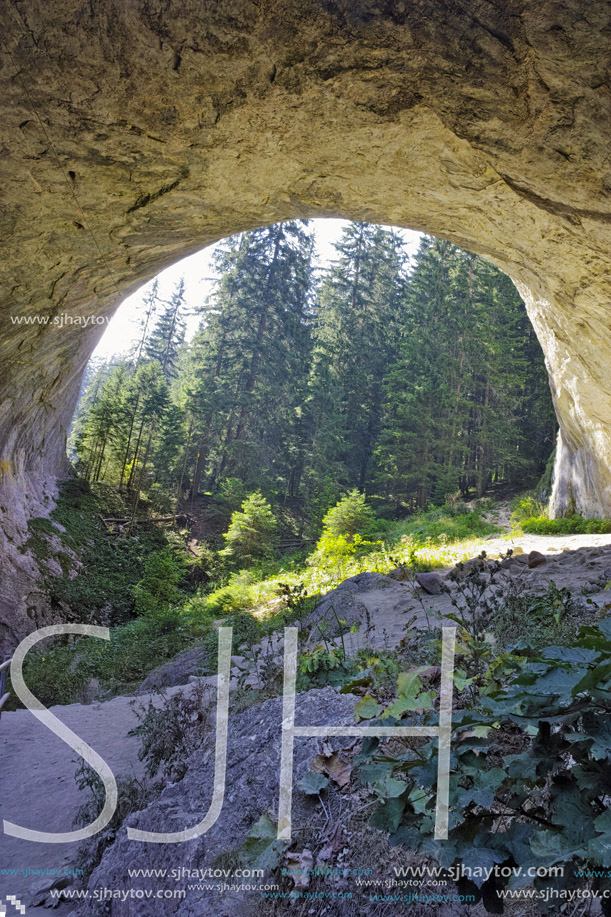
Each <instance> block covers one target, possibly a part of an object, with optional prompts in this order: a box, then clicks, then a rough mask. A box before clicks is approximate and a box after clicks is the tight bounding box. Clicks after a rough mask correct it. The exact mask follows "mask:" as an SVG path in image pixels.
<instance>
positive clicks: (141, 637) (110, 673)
mask: <svg viewBox="0 0 611 917" xmlns="http://www.w3.org/2000/svg"><path fill="white" fill-rule="evenodd" d="M188 612H189V605H188V603H187V605H186V608H185V610H183V609H172V610H171V611H169V612H167V613H163V614H162V616H161V619H159V618H158V617H140V618H136V619H135V620H133V621H130V622H129V623H127V624H121V625H119V626H117V627H114V628H112V629H111V632H110V641H108V642H107V641H105V640H98V639H95V638H93V637H90V638H83V637H77V638H57V639H56V640H55V641H54V643H53V645H52V646H49V647H45V648H44V650H38V651H37V650H33V651H32V652H31V653H29V654H28V657H27V659H26V661H25V664H24V678H25V680H26V684H28V685H30V686H31V687H32V689H33V690H34V691H35V694H36V696H37V697H38V698H39V699H40V700H41V701H42V703H43V704H45V706H47V707H48V706H52V705H53V704H72V703H77V702H79V701H80V700H81V696H82V693H83V692H84V691H85V690H86V688H87V685H88V684H89V682H90V679H92V678H95V679H97V680H98V681H99V683H100V685H99V693H100V694H101V695H102V696H112V695H113V694H118V693H129V692H130V690H132V689H133V688H134V687H135V686H136V685H138V684H140V682H141V681H142V680H143V679H144V678H145V677H146V676H147V675H148V674H149V672H150V671H152V669H154V668H157V666H159V665H161V664H162V663H164V662H167V661H169V660H170V659H173V658H174V657H175V656H177V655H178V654H179V653H180V652H182V651H183V650H185V649H187V648H188V647H190V646H193V644H194V643H197V642H200V641H201V639H202V637H203V635H204V633H205V632H206V630H207V626H206V623H204V622H203V621H202V619H201V617H198V616H195V617H192V616H191V615H190V614H189V613H188Z"/></svg>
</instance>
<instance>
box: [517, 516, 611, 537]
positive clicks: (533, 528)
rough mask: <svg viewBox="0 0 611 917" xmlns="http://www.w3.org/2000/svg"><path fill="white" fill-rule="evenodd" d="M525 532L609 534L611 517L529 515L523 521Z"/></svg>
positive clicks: (522, 526) (535, 533)
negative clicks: (552, 517)
mask: <svg viewBox="0 0 611 917" xmlns="http://www.w3.org/2000/svg"><path fill="white" fill-rule="evenodd" d="M521 528H522V531H523V532H527V533H528V534H529V535H608V534H609V533H611V519H588V518H586V517H584V516H576V515H575V516H562V517H561V518H560V519H548V518H547V516H529V517H528V518H527V519H523V520H522V522H521Z"/></svg>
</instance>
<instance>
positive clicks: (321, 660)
mask: <svg viewBox="0 0 611 917" xmlns="http://www.w3.org/2000/svg"><path fill="white" fill-rule="evenodd" d="M342 659H343V657H342V653H341V650H339V649H337V647H332V648H328V647H326V646H317V647H315V648H314V649H313V650H308V652H306V653H302V655H301V656H300V657H299V670H300V672H301V673H302V674H303V675H310V676H312V675H317V674H318V673H319V672H329V671H331V669H336V668H337V667H338V666H339V665H341V664H342Z"/></svg>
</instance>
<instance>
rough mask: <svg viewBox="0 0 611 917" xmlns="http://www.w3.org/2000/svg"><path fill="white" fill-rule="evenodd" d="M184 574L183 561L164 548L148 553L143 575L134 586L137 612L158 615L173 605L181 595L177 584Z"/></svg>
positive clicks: (150, 615) (152, 615)
mask: <svg viewBox="0 0 611 917" xmlns="http://www.w3.org/2000/svg"><path fill="white" fill-rule="evenodd" d="M183 575H184V562H181V559H180V558H179V556H178V555H177V554H176V552H174V551H171V550H170V549H169V548H166V549H165V550H163V551H155V552H153V553H152V554H149V556H148V557H147V559H146V561H145V562H144V576H143V577H142V579H141V580H140V581H139V582H138V583H137V584H136V586H135V587H134V601H135V607H136V611H137V613H138V614H141V615H148V616H149V617H155V616H160V615H161V614H162V612H165V611H167V610H168V608H169V606H170V605H175V604H176V603H177V602H178V601H179V600H180V597H181V593H180V589H179V588H178V584H179V583H180V581H181V579H182V578H183Z"/></svg>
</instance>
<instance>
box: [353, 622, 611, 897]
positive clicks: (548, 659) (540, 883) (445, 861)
mask: <svg viewBox="0 0 611 917" xmlns="http://www.w3.org/2000/svg"><path fill="white" fill-rule="evenodd" d="M512 665H513V668H514V672H513V674H511V675H510V676H509V677H508V679H506V681H505V684H504V685H503V686H499V685H498V683H493V684H492V685H491V688H490V690H489V691H488V693H487V694H486V695H484V696H480V698H479V700H477V701H476V703H475V705H474V706H473V707H472V708H471V709H463V710H458V711H455V713H454V717H453V738H452V756H453V763H452V779H451V783H450V815H449V826H450V831H449V837H448V839H447V840H444V841H441V842H438V841H436V840H434V839H433V827H434V821H435V801H436V782H437V755H438V746H437V742H436V741H427V742H426V743H425V744H423V745H420V746H419V747H418V748H417V749H408V750H405V751H398V752H397V751H394V752H392V751H390V752H389V747H388V745H382V746H379V742H378V740H372V741H369V742H368V743H367V744H366V745H365V746H364V750H363V752H362V753H361V755H360V756H359V759H357V760H358V762H359V765H360V767H359V777H360V779H361V781H362V782H363V783H373V786H374V789H375V790H377V791H378V795H379V797H381V798H382V800H383V801H382V804H381V805H380V806H379V807H378V809H377V811H376V812H375V813H374V815H373V817H372V825H373V826H374V827H376V828H378V829H382V830H386V831H389V832H390V834H391V838H390V840H391V843H393V844H401V845H404V846H405V847H407V848H408V849H410V850H412V851H414V852H420V853H422V854H426V855H429V856H432V857H433V858H434V859H436V860H437V861H438V862H439V863H440V864H441V865H443V866H444V867H445V868H449V867H452V866H455V865H460V866H462V867H467V868H468V867H471V868H473V869H475V868H476V867H481V866H482V864H483V863H489V864H490V865H492V864H493V863H496V864H498V867H499V869H498V870H496V871H495V872H494V873H493V874H492V875H490V876H489V878H487V879H486V878H485V873H484V872H483V871H482V870H480V872H479V875H480V878H476V879H475V880H474V883H471V882H467V880H466V879H463V878H460V879H459V881H458V883H457V884H458V891H459V892H461V893H464V892H469V893H473V894H475V896H476V901H477V900H482V902H483V904H484V907H485V908H486V909H488V910H489V912H490V913H498V912H499V895H498V893H499V891H500V890H502V889H503V888H505V887H506V886H507V883H508V882H509V878H508V876H511V875H512V873H515V867H522V868H523V869H524V870H526V869H527V868H529V867H533V866H534V867H537V866H545V867H549V866H553V865H555V864H564V865H565V868H564V871H563V875H562V876H561V878H560V880H559V879H558V877H557V876H553V875H548V876H546V875H545V874H542V873H539V875H538V878H537V880H536V886H537V888H538V890H539V891H540V892H541V891H543V890H545V889H551V888H558V886H559V885H560V888H561V889H562V890H564V891H565V893H566V892H568V891H570V890H571V889H582V890H583V889H584V885H585V886H586V887H589V888H592V889H595V890H598V891H603V890H604V891H611V872H610V871H609V866H611V858H610V855H609V851H610V849H611V816H610V813H609V802H608V800H609V767H610V766H611V730H610V729H609V721H608V720H607V716H606V715H607V714H609V713H611V703H610V701H609V698H610V696H611V694H610V691H611V621H610V620H606V621H603V622H602V623H601V624H600V625H599V626H597V627H594V626H588V627H584V628H582V630H581V631H580V633H579V636H578V637H577V638H576V639H575V640H574V641H573V644H572V645H571V646H569V647H563V646H549V647H547V648H545V649H543V650H541V651H540V652H533V651H532V650H531V649H530V648H529V647H524V648H523V650H522V655H521V657H520V658H519V657H515V656H514V657H513V663H512ZM456 674H458V673H456ZM414 677H415V676H414ZM412 693H415V692H412ZM399 700H401V698H399ZM402 709H407V710H408V711H411V713H410V714H408V715H409V716H410V719H411V718H412V716H413V715H414V714H415V715H416V717H417V720H416V721H417V723H418V725H429V723H430V724H431V725H436V722H437V718H438V714H437V713H436V712H434V711H431V712H430V713H427V712H426V710H427V707H426V705H425V704H424V703H421V702H419V699H418V698H416V699H415V700H414V701H413V702H410V704H409V705H408V706H407V707H406V706H405V705H399V704H396V705H393V707H391V708H389V709H387V710H386V711H384V712H382V711H381V708H380V707H379V706H378V705H375V704H372V705H371V711H370V712H369V714H368V716H367V718H368V719H372V718H374V717H376V716H379V715H380V713H382V717H383V722H384V723H385V724H388V725H392V722H393V721H397V720H399V721H401V720H402V719H403V717H404V716H405V714H404V713H402ZM429 709H430V707H429ZM389 718H391V722H390V723H389ZM397 778H401V779H404V780H405V781H406V782H405V788H404V789H403V790H402V791H401V787H398V790H399V792H396V789H397ZM503 867H508V868H507V869H503ZM503 874H505V875H503ZM603 913H605V914H609V913H610V911H609V908H607V907H603Z"/></svg>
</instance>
